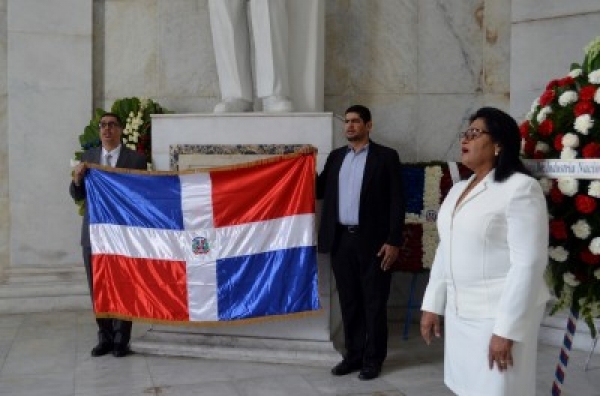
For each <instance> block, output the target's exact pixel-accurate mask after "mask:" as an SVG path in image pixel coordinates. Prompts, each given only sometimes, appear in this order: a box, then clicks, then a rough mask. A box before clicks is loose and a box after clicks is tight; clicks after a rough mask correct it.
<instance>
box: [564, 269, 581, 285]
mask: <svg viewBox="0 0 600 396" xmlns="http://www.w3.org/2000/svg"><path fill="white" fill-rule="evenodd" d="M563 280H564V281H565V283H566V284H567V285H569V286H573V287H575V286H577V285H579V281H578V280H577V278H575V275H573V274H572V273H570V272H565V273H564V274H563Z"/></svg>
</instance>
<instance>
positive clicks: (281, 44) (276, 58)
mask: <svg viewBox="0 0 600 396" xmlns="http://www.w3.org/2000/svg"><path fill="white" fill-rule="evenodd" d="M286 1H287V0H251V1H250V15H251V19H252V33H253V36H254V50H255V54H254V58H255V62H256V67H255V69H256V93H257V96H258V97H259V98H261V99H263V110H264V111H268V112H289V111H292V102H291V101H290V99H289V98H290V83H289V77H288V73H289V71H288V45H289V40H288V15H287V7H286Z"/></svg>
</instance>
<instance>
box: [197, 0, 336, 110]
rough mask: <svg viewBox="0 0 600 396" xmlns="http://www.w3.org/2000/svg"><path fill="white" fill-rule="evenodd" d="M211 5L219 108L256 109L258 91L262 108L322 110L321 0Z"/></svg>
mask: <svg viewBox="0 0 600 396" xmlns="http://www.w3.org/2000/svg"><path fill="white" fill-rule="evenodd" d="M208 6H209V11H210V25H211V30H212V37H213V47H214V50H215V59H216V64H217V73H218V77H219V86H220V89H221V102H220V103H218V104H217V105H216V106H215V108H214V112H215V113H230V112H245V111H252V110H253V107H254V99H255V98H254V94H255V95H256V98H258V99H259V106H260V104H262V110H263V111H264V112H273V113H285V112H291V111H318V110H320V109H319V107H320V106H322V95H323V92H322V91H323V90H322V79H323V77H322V74H323V68H322V66H321V65H322V63H323V30H324V29H323V13H324V9H323V8H324V7H323V4H322V0H300V1H298V0H209V2H208ZM307 18H308V22H307ZM294 19H296V20H298V19H302V20H304V22H303V24H300V23H296V24H294V22H293V20H294ZM294 26H296V27H294ZM299 27H301V29H304V30H306V31H305V32H299V31H298V28H299ZM299 34H301V35H302V36H301V37H294V36H298V35H299ZM299 42H300V44H297V43H299ZM297 47H301V48H297ZM251 48H252V49H253V50H254V53H253V54H252V53H251ZM288 48H289V51H288ZM252 55H254V69H253V68H252V64H251V60H252ZM296 60H297V61H296ZM292 62H295V64H294V65H292V64H291V63H292ZM315 65H316V66H315ZM253 71H254V73H253ZM253 75H254V80H253ZM315 84H316V86H315ZM319 85H320V86H319ZM319 90H320V92H319ZM293 91H297V92H296V93H294V92H293ZM302 91H305V92H302ZM307 95H308V99H307V98H306V96H307ZM315 95H317V98H316V99H315V98H314V96H315ZM319 95H320V96H321V99H319V97H318V96H319ZM295 96H298V97H299V98H298V100H297V101H296V97H295ZM302 96H305V97H304V98H303V97H302ZM296 102H298V103H296Z"/></svg>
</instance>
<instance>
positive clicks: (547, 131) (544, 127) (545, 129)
mask: <svg viewBox="0 0 600 396" xmlns="http://www.w3.org/2000/svg"><path fill="white" fill-rule="evenodd" d="M553 130H554V124H553V123H552V121H551V120H548V119H546V120H544V121H542V123H541V124H540V126H539V127H538V132H539V133H540V135H542V136H550V135H551V134H552V131H553Z"/></svg>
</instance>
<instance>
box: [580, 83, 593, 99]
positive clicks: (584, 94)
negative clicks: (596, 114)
mask: <svg viewBox="0 0 600 396" xmlns="http://www.w3.org/2000/svg"><path fill="white" fill-rule="evenodd" d="M595 94H596V87H595V86H593V85H586V86H585V87H583V88H581V89H580V90H579V99H581V100H583V101H586V102H589V101H592V100H593V99H594V95H595Z"/></svg>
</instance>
